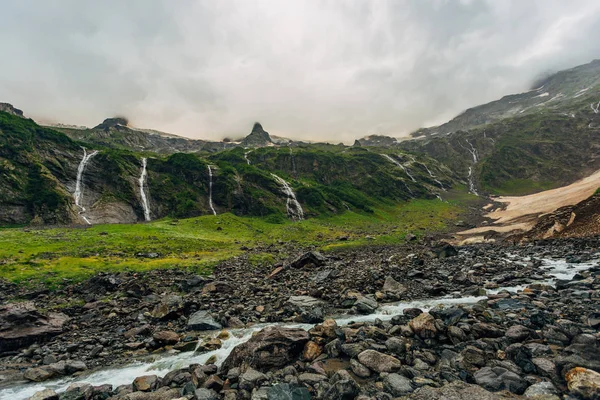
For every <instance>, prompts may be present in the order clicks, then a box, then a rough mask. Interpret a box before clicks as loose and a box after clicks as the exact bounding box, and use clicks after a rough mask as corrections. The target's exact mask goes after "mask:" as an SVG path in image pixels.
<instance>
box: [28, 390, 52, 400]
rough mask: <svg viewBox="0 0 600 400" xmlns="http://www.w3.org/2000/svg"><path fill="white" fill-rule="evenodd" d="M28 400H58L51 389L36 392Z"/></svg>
mask: <svg viewBox="0 0 600 400" xmlns="http://www.w3.org/2000/svg"><path fill="white" fill-rule="evenodd" d="M29 400H58V394H57V393H56V392H55V391H54V390H52V389H44V390H41V391H39V392H36V393H35V394H34V395H33V396H31V397H30V398H29Z"/></svg>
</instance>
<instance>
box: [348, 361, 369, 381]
mask: <svg viewBox="0 0 600 400" xmlns="http://www.w3.org/2000/svg"><path fill="white" fill-rule="evenodd" d="M350 369H352V372H353V373H354V375H356V376H358V377H359V378H368V377H370V376H371V370H370V369H369V368H367V367H365V366H364V365H362V364H361V363H359V362H358V361H356V360H355V359H354V358H352V359H351V360H350Z"/></svg>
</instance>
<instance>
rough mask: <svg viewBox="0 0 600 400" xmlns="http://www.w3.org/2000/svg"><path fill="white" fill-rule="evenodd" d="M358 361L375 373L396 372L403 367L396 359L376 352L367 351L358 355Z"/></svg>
mask: <svg viewBox="0 0 600 400" xmlns="http://www.w3.org/2000/svg"><path fill="white" fill-rule="evenodd" d="M358 361H360V363H361V364H362V365H364V366H366V367H368V368H369V369H371V370H372V371H375V372H379V373H381V372H394V371H397V370H399V369H400V367H402V363H401V362H400V360H398V359H397V358H395V357H392V356H388V355H387V354H383V353H380V352H378V351H375V350H365V351H363V352H362V353H360V354H359V355H358Z"/></svg>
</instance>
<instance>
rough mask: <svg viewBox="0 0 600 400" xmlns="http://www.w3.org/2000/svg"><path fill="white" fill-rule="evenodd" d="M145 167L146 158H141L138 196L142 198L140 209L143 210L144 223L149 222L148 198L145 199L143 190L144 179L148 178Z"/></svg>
mask: <svg viewBox="0 0 600 400" xmlns="http://www.w3.org/2000/svg"><path fill="white" fill-rule="evenodd" d="M147 165H148V159H147V158H146V157H144V158H142V175H140V179H139V183H140V194H141V196H142V207H143V208H144V219H145V220H146V221H150V205H149V204H148V198H147V197H146V192H145V190H144V183H145V182H146V177H147V176H148V172H147V171H146V166H147Z"/></svg>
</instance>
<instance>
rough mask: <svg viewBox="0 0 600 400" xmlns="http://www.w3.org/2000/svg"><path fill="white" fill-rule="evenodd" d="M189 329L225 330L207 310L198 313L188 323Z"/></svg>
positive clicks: (191, 316)
mask: <svg viewBox="0 0 600 400" xmlns="http://www.w3.org/2000/svg"><path fill="white" fill-rule="evenodd" d="M187 329H188V330H190V331H213V330H217V329H223V327H222V326H221V324H219V323H218V322H217V321H215V319H214V318H213V317H212V315H210V313H209V312H208V311H206V310H201V311H196V312H195V313H193V314H192V315H190V318H189V319H188V322H187Z"/></svg>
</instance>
